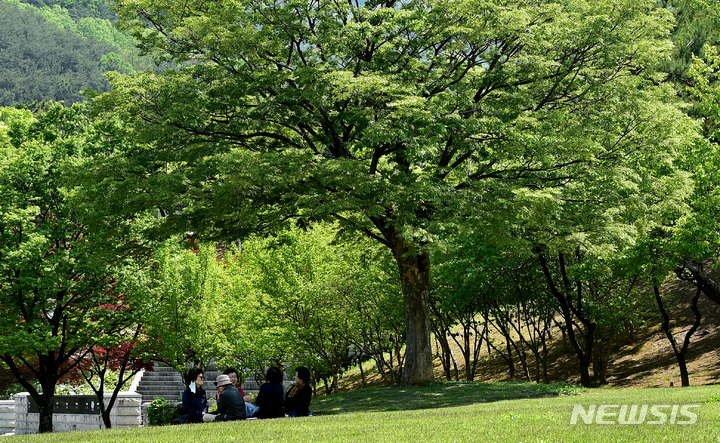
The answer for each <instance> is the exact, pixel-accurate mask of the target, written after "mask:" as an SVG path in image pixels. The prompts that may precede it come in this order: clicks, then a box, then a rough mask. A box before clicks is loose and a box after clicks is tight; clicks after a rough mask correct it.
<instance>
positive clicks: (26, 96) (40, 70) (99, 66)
mask: <svg viewBox="0 0 720 443" xmlns="http://www.w3.org/2000/svg"><path fill="white" fill-rule="evenodd" d="M108 5H109V3H108V2H106V1H104V0H103V1H92V2H73V1H58V2H52V1H48V2H43V1H32V2H20V1H18V0H1V1H0V28H1V29H2V30H3V31H2V32H1V33H0V48H2V50H0V106H11V105H15V104H18V103H35V102H42V101H48V100H52V101H62V102H64V103H65V104H66V105H70V104H72V103H75V102H78V101H82V100H84V98H85V97H84V96H83V95H82V92H83V91H84V90H91V91H99V92H104V91H107V90H109V87H110V85H109V84H108V82H107V80H106V79H105V77H104V75H103V74H104V72H105V71H120V72H130V71H133V70H134V69H136V68H151V65H150V64H149V63H148V62H147V61H143V60H142V59H141V58H140V57H139V56H138V55H137V50H136V49H135V47H134V46H135V44H134V42H133V40H132V39H131V38H129V37H128V36H126V35H125V34H123V33H122V32H120V31H118V30H117V29H115V28H114V26H113V24H112V22H111V19H113V18H114V14H113V13H112V12H111V11H110V10H109V7H108ZM66 8H69V9H66Z"/></svg>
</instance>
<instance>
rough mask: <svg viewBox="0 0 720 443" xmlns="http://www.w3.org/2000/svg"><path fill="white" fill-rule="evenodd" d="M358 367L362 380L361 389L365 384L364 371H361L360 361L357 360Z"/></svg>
mask: <svg viewBox="0 0 720 443" xmlns="http://www.w3.org/2000/svg"><path fill="white" fill-rule="evenodd" d="M358 367H359V368H360V378H361V379H362V387H363V388H364V387H365V386H366V385H367V382H366V381H365V371H363V367H362V360H358Z"/></svg>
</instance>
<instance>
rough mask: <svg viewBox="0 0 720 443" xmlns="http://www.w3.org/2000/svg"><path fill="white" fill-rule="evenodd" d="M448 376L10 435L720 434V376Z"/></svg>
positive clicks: (420, 437)
mask: <svg viewBox="0 0 720 443" xmlns="http://www.w3.org/2000/svg"><path fill="white" fill-rule="evenodd" d="M565 389H566V388H565V387H563V386H562V385H549V386H545V385H535V384H527V383H523V384H518V383H491V384H486V383H441V384H435V385H431V386H425V387H417V388H397V387H382V388H367V389H362V390H358V391H354V392H349V393H345V394H338V395H333V396H329V397H325V398H320V399H315V400H314V402H313V410H314V411H315V414H316V415H315V416H314V417H308V418H297V419H277V420H251V421H245V422H235V423H213V424H202V425H184V426H166V427H155V428H141V429H129V430H109V431H104V430H103V431H92V432H70V433H60V434H53V435H42V436H40V435H35V436H16V437H11V438H8V440H7V441H8V442H14V441H28V442H63V441H67V442H71V441H72V442H76V441H88V442H95V441H98V442H99V441H102V442H127V441H142V442H170V441H172V442H197V441H212V442H215V441H218V442H231V441H245V442H247V441H290V442H294V441H303V442H305V441H501V442H512V441H548V442H566V441H568V442H569V441H593V442H594V441H632V442H636V441H648V442H649V441H717V439H718V438H719V437H720V422H719V421H718V420H717V418H718V415H719V414H720V386H703V387H691V388H659V389H653V388H645V389H622V390H618V389H592V390H586V391H582V392H579V393H578V395H557V393H558V392H563V391H564V390H565ZM577 404H580V405H583V406H584V407H585V408H587V407H588V406H589V405H593V404H595V405H597V404H617V405H620V404H628V405H633V404H636V405H643V404H649V405H653V404H664V405H674V404H677V405H687V404H697V405H699V407H698V408H695V409H693V411H694V412H696V413H697V415H698V419H697V422H696V423H695V424H689V425H679V424H670V423H666V424H662V425H652V424H647V423H645V424H639V425H617V424H614V425H598V424H585V423H583V422H582V421H580V422H579V423H578V424H575V425H573V424H570V417H571V414H572V410H573V407H574V405H577Z"/></svg>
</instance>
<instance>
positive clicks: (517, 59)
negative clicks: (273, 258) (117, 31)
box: [92, 0, 672, 384]
mask: <svg viewBox="0 0 720 443" xmlns="http://www.w3.org/2000/svg"><path fill="white" fill-rule="evenodd" d="M118 13H119V15H120V16H121V17H122V19H123V21H122V22H121V23H123V24H124V26H126V27H127V28H128V29H131V30H132V31H133V32H134V35H135V36H136V37H137V38H138V39H139V41H140V42H141V46H142V48H143V49H144V50H145V51H146V52H147V53H150V54H152V55H153V56H155V57H156V58H157V59H158V60H159V61H172V62H174V63H175V65H174V66H176V68H174V69H170V70H167V71H164V72H162V73H159V74H158V73H148V72H145V73H135V74H131V75H126V76H124V75H119V74H116V75H112V76H111V77H110V80H111V83H112V85H113V91H112V92H110V93H108V94H107V95H104V96H102V97H101V98H99V99H98V100H97V101H96V103H97V105H98V109H99V110H100V111H101V112H102V111H104V122H105V124H106V125H107V127H108V128H112V129H113V130H115V129H120V130H121V131H125V135H126V136H127V138H126V140H132V141H133V144H132V146H130V144H128V143H121V142H119V143H117V144H116V145H115V146H114V149H110V150H109V151H108V152H107V153H106V155H107V158H106V161H104V162H99V163H96V165H95V173H96V174H95V175H94V177H95V178H94V180H93V187H95V189H97V194H96V195H94V196H92V198H93V199H94V201H95V202H96V203H100V204H101V205H103V206H104V208H105V209H106V210H107V212H108V213H109V214H112V213H118V214H128V213H136V212H138V211H145V210H148V209H149V208H153V207H159V208H161V209H162V210H161V212H162V213H163V214H164V215H166V217H165V218H164V219H163V221H162V222H161V223H160V224H161V226H160V228H166V229H167V230H170V231H175V232H177V231H181V232H182V231H194V232H196V233H197V234H198V235H203V236H208V237H216V238H225V239H234V238H238V237H240V236H242V235H244V234H246V233H248V232H251V231H254V230H258V229H272V228H277V227H282V226H284V225H286V224H288V223H290V222H292V221H295V222H297V223H308V222H312V221H315V220H325V219H334V220H338V221H339V222H340V223H341V224H342V226H343V228H345V229H348V230H354V231H355V232H361V233H364V234H365V235H368V236H370V237H371V238H373V239H375V240H377V241H378V242H380V243H381V244H383V245H385V246H387V247H388V248H389V249H390V250H391V251H392V253H393V256H394V258H395V260H396V262H397V265H398V268H399V274H400V279H401V283H402V288H403V294H404V307H405V315H406V329H407V331H406V351H407V356H406V368H405V372H404V382H405V383H407V384H413V383H422V382H427V381H430V380H432V379H433V364H432V352H431V339H430V327H429V315H428V314H429V310H428V294H429V290H428V285H429V276H430V254H429V251H428V247H429V245H430V244H431V243H432V242H433V241H434V240H435V239H437V238H440V237H441V236H442V235H443V232H448V230H450V229H454V227H455V226H456V225H457V224H460V223H463V222H464V221H465V220H466V219H467V218H466V216H467V215H468V214H475V215H477V214H491V215H494V216H497V215H498V214H497V212H498V211H500V209H498V208H497V207H496V206H495V203H496V202H497V201H502V202H504V203H503V205H504V206H503V208H502V210H509V211H514V210H516V209H515V208H514V207H513V205H512V202H513V201H514V199H515V198H516V195H517V191H518V190H523V194H522V196H524V197H525V198H533V197H532V196H533V195H534V194H535V193H541V194H543V193H545V192H546V191H547V190H548V189H552V188H557V187H561V186H564V185H566V184H568V183H572V182H577V181H579V180H583V178H585V177H587V176H588V171H590V170H591V169H592V167H594V166H596V165H600V164H603V163H605V162H622V159H623V158H624V155H625V154H626V153H628V152H634V151H637V150H643V149H645V148H647V146H648V144H647V143H646V142H645V140H644V137H645V135H646V134H645V133H644V132H642V130H639V131H638V130H636V129H635V128H636V127H638V126H637V125H636V123H637V115H636V111H637V109H636V107H634V106H625V105H624V100H623V98H624V97H625V96H632V97H633V100H632V102H633V103H638V102H642V98H643V97H644V96H645V95H648V94H649V95H652V94H653V88H655V85H656V84H657V78H654V74H653V71H652V67H653V66H654V65H655V63H656V61H657V60H658V58H659V57H663V56H664V55H666V54H667V52H668V51H669V47H670V45H669V42H668V41H667V40H666V36H667V33H668V30H669V28H670V26H671V21H672V17H671V14H670V13H669V12H668V11H667V10H664V9H661V8H657V7H656V2H655V1H652V0H641V1H638V0H614V1H610V0H598V1H593V2H586V1H579V0H570V1H566V0H564V1H547V2H536V1H515V2H506V1H503V0H486V1H478V0H443V1H439V0H412V1H376V0H372V1H366V2H359V1H348V2H337V1H330V0H315V1H309V2H308V1H305V0H303V1H299V0H290V1H282V2H280V1H272V0H250V1H245V0H213V1H200V0H195V1H182V2H180V1H172V0H167V1H156V0H120V1H118ZM645 117H647V115H643V118H645ZM649 118H652V115H651V114H650V117H649ZM98 183H99V184H100V185H99V186H98ZM593 189H597V188H593ZM543 195H544V194H543ZM591 197H592V196H589V197H588V198H591ZM499 218H501V217H499ZM104 221H105V222H106V223H115V219H114V218H112V217H108V218H105V219H104ZM485 224H486V225H487V229H497V230H498V232H501V233H502V231H503V225H502V223H500V224H493V223H490V221H486V222H485Z"/></svg>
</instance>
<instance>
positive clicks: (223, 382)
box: [203, 374, 246, 422]
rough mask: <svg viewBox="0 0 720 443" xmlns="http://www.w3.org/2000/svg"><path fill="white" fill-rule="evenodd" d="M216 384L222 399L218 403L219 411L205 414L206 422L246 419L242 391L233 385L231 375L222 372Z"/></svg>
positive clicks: (204, 419)
mask: <svg viewBox="0 0 720 443" xmlns="http://www.w3.org/2000/svg"><path fill="white" fill-rule="evenodd" d="M215 385H216V386H217V388H218V391H220V399H219V400H218V403H217V412H216V413H215V414H205V415H204V416H203V421H204V422H212V421H233V420H244V419H245V418H246V415H245V401H244V400H243V397H242V395H241V394H240V391H238V390H237V388H236V387H234V386H233V385H232V382H231V381H230V377H228V376H227V375H225V374H220V375H218V376H217V378H216V379H215Z"/></svg>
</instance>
